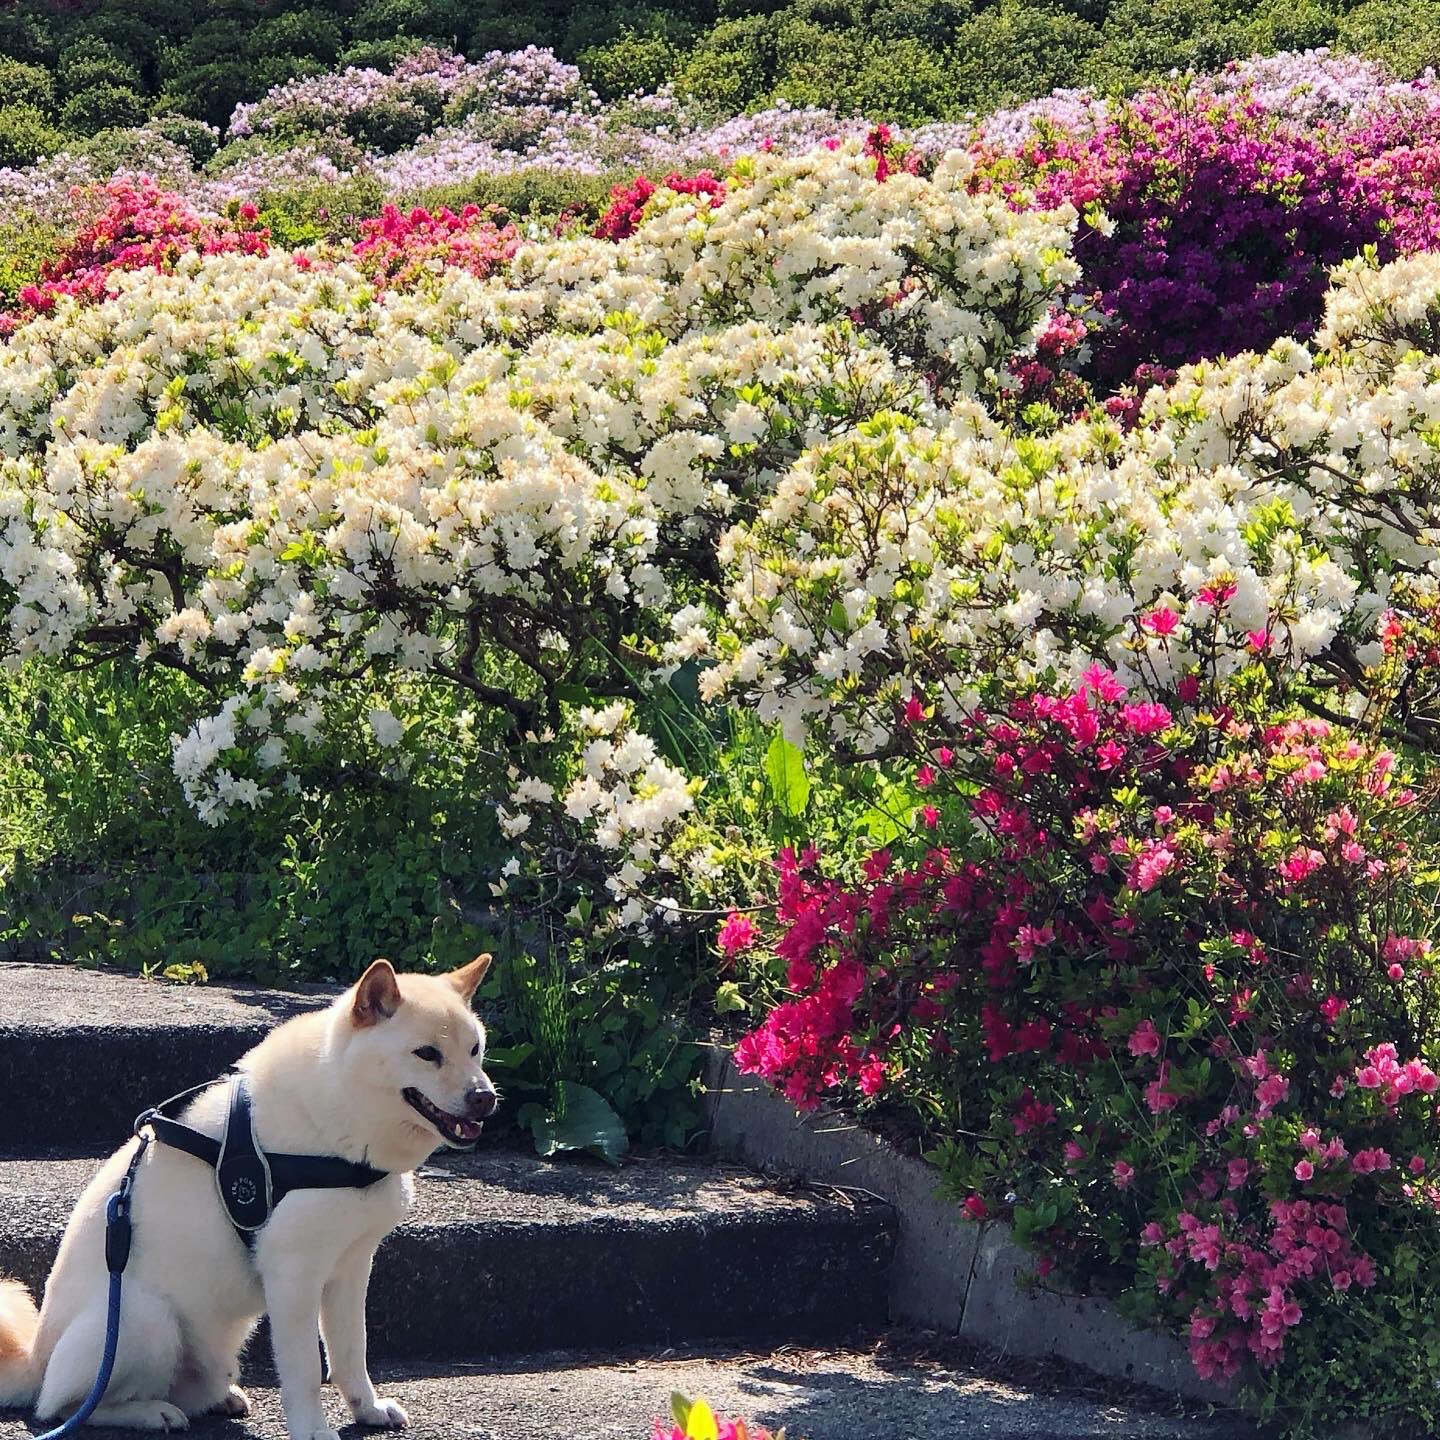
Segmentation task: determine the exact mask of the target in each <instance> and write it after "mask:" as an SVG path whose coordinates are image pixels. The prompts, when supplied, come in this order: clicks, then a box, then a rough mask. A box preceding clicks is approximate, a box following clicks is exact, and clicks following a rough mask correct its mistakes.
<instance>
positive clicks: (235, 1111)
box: [135, 1073, 389, 1248]
mask: <svg viewBox="0 0 1440 1440" xmlns="http://www.w3.org/2000/svg"><path fill="white" fill-rule="evenodd" d="M219 1083H222V1082H220V1081H215V1080H210V1081H207V1082H206V1083H205V1084H204V1085H197V1086H195V1087H194V1088H193V1089H190V1090H185V1091H182V1092H181V1093H180V1094H179V1095H172V1096H171V1097H170V1099H168V1100H165V1101H162V1102H161V1103H160V1104H159V1105H157V1106H155V1107H154V1108H153V1109H150V1110H147V1111H146V1112H145V1113H144V1114H143V1115H141V1116H140V1117H139V1119H137V1120H136V1122H135V1130H136V1133H137V1134H139V1133H140V1131H141V1130H142V1129H143V1128H144V1127H146V1126H149V1127H150V1129H151V1131H152V1132H153V1133H154V1136H155V1138H156V1139H157V1140H159V1141H160V1142H161V1143H162V1144H164V1145H169V1146H170V1147H171V1148H172V1149H175V1150H184V1151H185V1152H186V1153H187V1154H189V1155H193V1156H194V1157H195V1158H196V1159H197V1160H203V1161H204V1162H205V1163H206V1164H207V1165H209V1166H210V1167H211V1169H213V1170H214V1171H215V1183H216V1187H217V1188H218V1190H219V1192H220V1201H221V1204H222V1205H223V1206H224V1207H225V1213H226V1215H227V1216H229V1219H230V1223H231V1224H232V1225H233V1226H234V1227H235V1231H236V1233H237V1234H238V1235H239V1236H240V1238H241V1240H243V1241H244V1242H245V1245H246V1247H247V1248H248V1247H250V1246H251V1245H253V1244H254V1242H255V1235H256V1232H258V1231H259V1230H260V1229H261V1228H262V1227H263V1226H264V1225H265V1223H266V1222H267V1221H268V1220H269V1219H270V1216H271V1215H272V1214H273V1213H274V1211H275V1207H276V1206H277V1205H278V1204H279V1203H280V1202H281V1201H282V1200H283V1199H284V1198H285V1197H286V1196H287V1195H288V1194H289V1193H290V1192H291V1191H292V1190H365V1189H368V1188H369V1187H370V1186H371V1185H374V1184H376V1183H377V1182H378V1181H381V1180H384V1179H385V1178H386V1176H387V1174H388V1173H389V1172H388V1171H385V1170H377V1169H375V1167H374V1166H373V1165H365V1164H362V1163H360V1162H359V1161H355V1160H342V1159H341V1158H340V1157H339V1156H338V1155H272V1154H269V1153H267V1152H266V1151H264V1150H262V1149H261V1148H260V1146H259V1144H258V1142H257V1141H256V1138H255V1118H254V1112H253V1108H252V1106H251V1100H250V1082H249V1079H248V1077H246V1076H245V1075H244V1074H240V1073H237V1074H235V1075H233V1076H232V1077H231V1078H230V1081H229V1085H230V1103H229V1106H228V1108H227V1110H226V1113H225V1132H224V1134H223V1136H222V1137H221V1138H220V1139H219V1140H217V1139H215V1138H214V1137H213V1136H211V1135H206V1134H204V1133H203V1132H202V1131H199V1130H196V1129H194V1128H193V1127H192V1126H189V1125H183V1124H181V1122H180V1121H178V1120H173V1119H171V1118H170V1116H168V1115H166V1114H165V1113H164V1112H165V1111H167V1110H170V1109H173V1108H175V1107H176V1106H178V1105H180V1104H183V1103H184V1102H185V1101H186V1100H188V1099H189V1098H190V1097H191V1096H192V1095H197V1094H199V1093H200V1091H202V1090H208V1089H209V1088H210V1086H211V1085H215V1084H219Z"/></svg>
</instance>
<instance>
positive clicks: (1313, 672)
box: [705, 255, 1440, 751]
mask: <svg viewBox="0 0 1440 1440" xmlns="http://www.w3.org/2000/svg"><path fill="white" fill-rule="evenodd" d="M1437 309H1440V257H1436V256H1433V255H1426V256H1421V257H1416V258H1414V259H1411V260H1406V261H1402V262H1399V263H1397V264H1394V265H1391V266H1388V267H1384V268H1380V267H1378V266H1377V265H1376V264H1375V263H1374V262H1373V260H1367V259H1363V258H1362V259H1358V260H1356V261H1355V262H1353V263H1351V264H1349V265H1347V266H1345V267H1343V268H1342V269H1341V271H1340V272H1338V274H1337V276H1336V279H1335V285H1334V288H1333V290H1332V292H1331V294H1330V297H1329V302H1328V305H1327V311H1326V323H1325V327H1324V329H1323V330H1322V331H1321V333H1320V335H1319V336H1318V337H1317V341H1316V343H1315V345H1314V346H1312V347H1307V346H1303V345H1300V344H1299V343H1297V342H1294V341H1289V340H1284V341H1280V342H1277V344H1276V345H1275V346H1274V347H1273V348H1272V349H1271V350H1270V351H1268V352H1266V353H1264V354H1258V355H1241V356H1238V357H1236V358H1234V359H1233V360H1229V361H1226V362H1223V363H1207V364H1201V365H1196V366H1192V367H1188V368H1186V369H1185V370H1183V371H1182V372H1181V373H1180V374H1179V376H1178V377H1177V378H1176V380H1175V381H1174V383H1173V384H1172V385H1170V386H1169V387H1168V388H1165V389H1157V390H1155V391H1153V392H1152V393H1151V396H1150V397H1149V399H1148V400H1147V402H1146V408H1145V411H1144V413H1143V423H1142V424H1141V425H1140V426H1138V427H1137V428H1135V429H1134V430H1132V431H1130V432H1129V433H1125V432H1124V431H1123V430H1122V429H1121V428H1120V427H1119V426H1117V425H1116V424H1115V423H1113V422H1111V421H1110V420H1108V419H1106V418H1104V417H1101V418H1099V419H1095V420H1090V421H1082V422H1076V423H1073V424H1071V425H1068V426H1064V427H1061V428H1059V429H1058V430H1056V431H1054V432H1053V433H1050V434H1047V435H1044V436H1043V437H1041V436H1033V435H1030V436H1027V435H1023V434H1016V433H1014V432H1013V431H1010V430H1008V429H1006V428H1003V427H1002V426H1000V425H998V424H996V423H995V422H994V420H993V419H991V418H990V416H988V415H987V414H986V412H985V411H984V409H983V408H982V407H981V406H980V405H979V404H977V403H976V402H975V401H973V400H970V399H965V400H960V401H956V402H954V403H952V404H951V405H950V406H949V407H948V411H946V412H945V413H943V414H940V415H936V414H931V415H919V414H915V413H911V414H879V415H876V416H875V417H873V418H872V419H871V420H870V421H869V422H868V423H867V424H866V425H864V426H861V427H857V429H856V430H854V431H852V432H849V433H847V434H845V435H843V436H837V437H835V438H833V439H830V440H827V441H825V442H824V443H822V444H818V445H815V446H812V447H811V448H810V449H809V450H807V452H806V453H805V454H804V455H803V456H802V457H800V458H799V459H798V460H797V461H796V462H795V464H794V465H793V466H792V467H791V468H790V470H789V471H788V472H787V473H786V474H785V475H784V476H783V477H782V478H781V479H780V481H779V482H778V483H777V484H776V486H775V487H774V490H773V493H772V494H771V495H770V496H769V497H768V499H766V500H765V501H764V502H763V503H762V504H761V505H760V506H759V508H758V510H757V513H756V514H755V515H754V516H753V517H747V518H745V519H743V520H741V521H740V522H739V523H737V524H736V525H735V526H734V527H733V528H732V529H731V530H730V531H729V532H728V533H727V534H726V536H725V537H724V538H723V540H722V542H721V546H720V554H721V557H722V560H723V562H724V564H725V567H726V571H727V577H728V582H729V583H728V589H727V604H726V608H725V611H724V612H723V614H722V615H721V616H720V617H719V618H718V619H717V622H716V624H715V626H714V627H713V630H712V636H713V653H714V655H715V657H716V659H717V661H718V663H717V664H716V665H715V666H714V668H712V669H711V670H710V671H709V672H708V674H707V675H706V677H705V681H706V686H707V690H708V692H709V693H710V694H711V695H713V696H721V695H729V696H732V697H735V698H737V699H739V698H743V699H744V700H745V701H746V702H748V703H752V704H754V705H756V706H757V707H758V709H759V712H760V713H761V714H762V715H764V716H767V717H772V718H776V719H779V720H781V721H783V722H785V723H786V724H787V726H788V727H789V729H790V731H791V733H792V736H794V737H795V738H799V737H800V736H801V735H802V734H803V733H804V731H805V729H806V728H807V725H808V724H809V723H810V722H811V721H812V720H816V719H818V720H820V721H821V722H823V726H824V728H825V729H826V730H827V731H828V733H829V734H830V736H831V738H832V740H833V741H834V742H836V743H838V744H839V745H841V747H842V748H843V749H846V750H849V751H869V750H873V749H875V748H876V747H882V748H883V746H884V745H885V744H886V743H887V740H888V739H889V737H890V736H891V735H892V733H893V730H894V721H895V718H896V716H897V715H898V713H899V707H900V705H901V704H903V702H904V700H905V698H906V697H907V696H908V695H909V694H910V693H912V691H920V692H923V693H924V694H926V695H927V696H930V697H932V698H934V699H935V701H936V702H937V703H938V705H939V709H940V713H941V716H942V717H944V716H946V715H949V716H950V717H951V718H952V719H959V718H960V717H961V716H963V715H965V714H967V713H968V712H969V711H970V710H971V709H972V708H973V706H974V704H975V702H976V699H977V697H978V696H979V694H980V693H981V692H982V691H983V690H985V689H986V688H987V687H991V688H993V687H994V685H995V683H996V682H997V681H1004V682H1007V683H1011V684H1014V683H1018V684H1020V685H1022V687H1023V685H1025V684H1028V683H1037V682H1042V681H1046V680H1047V679H1048V680H1056V679H1058V680H1059V682H1060V683H1062V684H1065V683H1074V682H1076V681H1078V679H1079V677H1080V676H1081V674H1082V673H1083V672H1084V671H1085V670H1086V669H1087V667H1089V666H1090V665H1092V664H1093V663H1094V662H1095V661H1097V660H1099V661H1101V662H1103V663H1105V664H1106V665H1108V666H1110V667H1111V668H1113V669H1114V670H1115V671H1116V672H1117V674H1118V675H1119V677H1120V679H1121V681H1122V683H1126V684H1129V685H1140V686H1143V687H1145V688H1147V689H1152V690H1160V691H1166V692H1170V691H1174V690H1175V688H1176V687H1177V686H1178V685H1180V684H1181V683H1182V682H1183V680H1184V677H1185V676H1187V675H1188V674H1192V673H1194V672H1196V670H1197V669H1198V668H1199V667H1200V666H1201V665H1202V664H1203V665H1205V666H1207V667H1210V668H1211V669H1213V670H1214V671H1215V672H1216V673H1218V674H1221V675H1224V674H1227V673H1230V672H1233V671H1235V670H1237V669H1238V668H1240V667H1241V666H1243V665H1245V664H1247V663H1249V661H1250V660H1252V659H1253V658H1254V657H1255V656H1256V655H1257V654H1260V655H1265V656H1267V657H1270V658H1271V659H1273V660H1274V661H1276V662H1277V663H1278V665H1279V667H1280V669H1281V671H1282V672H1283V673H1288V674H1289V675H1290V676H1291V677H1292V679H1293V680H1294V681H1296V682H1299V683H1301V684H1303V685H1304V686H1306V687H1308V688H1309V691H1310V699H1311V701H1312V702H1313V703H1314V704H1315V705H1317V706H1319V707H1321V708H1322V709H1327V708H1330V706H1331V704H1333V706H1334V708H1336V709H1338V710H1340V711H1343V712H1345V713H1348V714H1358V713H1359V710H1360V708H1361V707H1363V704H1364V702H1365V697H1366V694H1367V691H1368V688H1369V686H1368V682H1367V671H1368V670H1369V669H1370V668H1371V667H1373V666H1374V665H1375V664H1377V663H1378V662H1379V660H1380V658H1381V647H1380V637H1379V631H1378V624H1379V621H1380V617H1381V616H1382V615H1383V614H1384V613H1385V611H1386V610H1387V607H1388V606H1389V605H1390V603H1391V601H1392V598H1393V597H1392V590H1393V587H1394V586H1395V584H1396V582H1397V580H1402V579H1403V580H1404V581H1405V582H1406V594H1407V595H1408V597H1409V601H1410V603H1413V602H1415V601H1416V600H1417V599H1418V598H1419V597H1422V596H1425V595H1428V594H1430V593H1433V591H1434V588H1435V580H1436V577H1437V574H1440V567H1437V563H1436V562H1437V554H1436V548H1435V547H1436V542H1437V540H1440V508H1437V502H1440V489H1437V485H1440V449H1437V446H1440V431H1437V429H1436V421H1437V418H1440V343H1437V336H1436V334H1435V332H1434V330H1433V328H1432V327H1433V324H1434V320H1435V317H1436V314H1437ZM1326 691H1334V692H1337V693H1336V695H1335V696H1334V698H1333V701H1329V702H1327V700H1326V699H1325V692H1326ZM877 696H888V697H889V700H890V702H891V703H890V704H889V705H886V706H880V707H877V706H876V705H875V704H874V700H875V698H876V697H877Z"/></svg>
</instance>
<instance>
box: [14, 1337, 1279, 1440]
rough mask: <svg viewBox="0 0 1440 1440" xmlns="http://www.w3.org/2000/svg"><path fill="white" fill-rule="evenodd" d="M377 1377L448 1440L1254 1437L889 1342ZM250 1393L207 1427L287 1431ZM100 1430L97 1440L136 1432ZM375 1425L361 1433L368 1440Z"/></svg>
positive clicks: (273, 1410) (17, 1422)
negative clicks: (761, 1429)
mask: <svg viewBox="0 0 1440 1440" xmlns="http://www.w3.org/2000/svg"><path fill="white" fill-rule="evenodd" d="M382 1375H383V1381H382V1379H381V1377H382ZM376 1379H377V1383H379V1384H381V1386H382V1393H384V1394H387V1395H389V1396H392V1397H393V1398H395V1399H397V1400H399V1401H400V1402H401V1404H403V1405H404V1406H405V1407H406V1408H407V1409H408V1410H409V1412H410V1418H411V1425H412V1430H411V1433H412V1434H414V1435H415V1436H417V1437H430V1436H433V1437H437V1440H649V1437H650V1431H651V1425H652V1424H653V1422H654V1420H655V1418H656V1417H657V1416H658V1415H660V1414H662V1413H663V1412H664V1411H665V1410H666V1409H667V1408H668V1406H669V1397H670V1394H671V1392H672V1391H675V1390H679V1391H682V1392H683V1393H685V1394H687V1395H690V1396H692V1397H693V1396H696V1395H704V1396H705V1398H706V1399H707V1400H709V1401H710V1403H711V1404H712V1405H713V1406H714V1408H715V1409H716V1411H717V1412H718V1413H720V1414H721V1415H722V1416H723V1415H743V1416H746V1417H748V1418H749V1419H751V1420H752V1421H754V1422H756V1423H759V1424H765V1425H768V1426H771V1427H774V1428H778V1427H779V1426H782V1425H783V1426H785V1427H787V1429H788V1432H789V1440H972V1437H973V1440H981V1437H983V1440H1254V1432H1253V1431H1252V1430H1251V1429H1250V1427H1248V1426H1247V1425H1244V1424H1243V1423H1240V1422H1237V1421H1234V1420H1229V1419H1224V1418H1219V1419H1213V1418H1204V1417H1201V1416H1196V1417H1192V1418H1184V1417H1177V1415H1176V1413H1175V1411H1174V1410H1173V1409H1172V1410H1171V1411H1169V1412H1168V1413H1167V1412H1165V1411H1163V1410H1151V1409H1149V1408H1146V1407H1144V1406H1143V1405H1136V1404H1134V1403H1125V1402H1124V1401H1122V1400H1120V1399H1107V1398H1105V1397H1104V1396H1103V1395H1100V1394H1096V1395H1088V1396H1087V1395H1074V1394H1071V1395H1063V1394H1053V1393H1046V1392H1045V1390H1043V1389H1040V1388H1032V1387H1029V1386H1027V1385H1025V1384H1022V1383H1020V1382H1018V1381H999V1380H994V1379H989V1380H987V1379H984V1378H980V1377H979V1376H977V1375H976V1374H974V1373H972V1370H971V1367H970V1366H969V1365H964V1364H962V1365H958V1366H957V1365H955V1364H945V1363H942V1362H940V1361H936V1360H924V1359H917V1358H914V1357H913V1356H907V1355H905V1354H903V1353H889V1352H887V1351H886V1350H885V1349H883V1348H882V1349H879V1350H876V1351H873V1352H872V1351H854V1350H852V1351H844V1350H819V1351H816V1350H798V1349H797V1350H792V1351H781V1352H778V1353H774V1354H769V1355H753V1354H723V1353H713V1352H712V1353H708V1354H691V1355H687V1356H685V1357H684V1358H664V1357H644V1358H634V1357H632V1358H626V1359H623V1360H613V1359H611V1360H603V1359H602V1360H594V1359H590V1360H587V1359H586V1358H585V1357H578V1356H575V1355H570V1354H560V1355H550V1356H541V1357H530V1358H528V1359H524V1360H515V1361H509V1362H505V1363H498V1364H476V1365H448V1366H423V1367H422V1366H415V1365H410V1366H407V1367H404V1368H394V1367H392V1368H391V1369H389V1370H377V1372H376ZM249 1389H250V1395H251V1398H252V1400H254V1401H255V1413H254V1414H253V1415H252V1416H251V1418H250V1419H249V1420H247V1421H228V1420H227V1421H222V1420H207V1421H204V1422H202V1423H201V1424H200V1425H199V1426H198V1427H197V1434H198V1435H199V1436H200V1437H203V1440H283V1437H284V1427H283V1425H282V1423H281V1419H280V1412H279V1403H278V1397H277V1395H276V1393H275V1391H274V1390H273V1389H272V1388H270V1386H269V1385H268V1384H254V1385H251V1386H250V1387H249ZM328 1408H329V1410H330V1412H331V1416H332V1419H333V1420H334V1421H336V1422H337V1423H338V1421H339V1420H340V1418H341V1415H342V1413H343V1405H341V1403H340V1401H339V1397H338V1396H336V1395H334V1393H333V1392H332V1393H331V1395H330V1398H329V1402H328ZM38 1429H39V1427H37V1426H35V1425H33V1424H30V1423H29V1422H28V1421H25V1420H23V1419H22V1417H19V1416H17V1415H15V1413H14V1412H6V1413H4V1414H0V1440H28V1437H29V1436H30V1435H31V1434H33V1433H37V1432H38ZM87 1433H88V1434H91V1435H94V1436H95V1437H96V1440H101V1437H104V1436H114V1437H116V1440H120V1437H121V1436H122V1435H123V1434H124V1432H120V1431H100V1430H93V1431H89V1432H87ZM362 1433H363V1432H360V1431H358V1430H351V1431H349V1432H348V1434H349V1435H351V1436H355V1437H357V1440H358V1437H359V1436H360V1435H361V1434H362Z"/></svg>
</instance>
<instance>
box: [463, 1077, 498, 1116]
mask: <svg viewBox="0 0 1440 1440" xmlns="http://www.w3.org/2000/svg"><path fill="white" fill-rule="evenodd" d="M499 1103H500V1101H499V1099H498V1098H497V1096H496V1094H495V1092H494V1091H493V1090H491V1089H490V1088H489V1086H487V1085H474V1086H472V1087H471V1088H470V1089H469V1090H468V1091H466V1093H465V1108H466V1109H467V1110H468V1111H469V1112H470V1114H471V1115H472V1116H473V1117H474V1118H475V1119H476V1120H488V1119H489V1118H490V1117H491V1116H492V1115H493V1114H494V1113H495V1107H496V1106H497V1105H498V1104H499Z"/></svg>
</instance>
